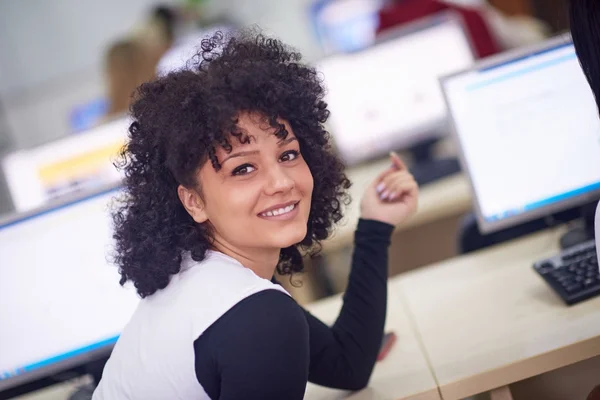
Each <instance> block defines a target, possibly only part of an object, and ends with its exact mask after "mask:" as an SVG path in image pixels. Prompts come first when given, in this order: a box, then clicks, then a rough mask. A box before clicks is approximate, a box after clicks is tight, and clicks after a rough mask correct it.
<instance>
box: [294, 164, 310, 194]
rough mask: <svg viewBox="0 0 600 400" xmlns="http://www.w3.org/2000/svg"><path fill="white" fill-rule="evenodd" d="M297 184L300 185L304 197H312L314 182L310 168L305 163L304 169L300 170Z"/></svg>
mask: <svg viewBox="0 0 600 400" xmlns="http://www.w3.org/2000/svg"><path fill="white" fill-rule="evenodd" d="M296 182H297V184H298V187H299V189H300V190H301V191H302V192H303V193H304V195H306V196H310V195H312V191H313V187H314V180H313V176H312V173H311V172H310V168H308V165H307V164H306V163H304V164H303V167H302V168H301V169H300V171H299V173H298V177H297V181H296Z"/></svg>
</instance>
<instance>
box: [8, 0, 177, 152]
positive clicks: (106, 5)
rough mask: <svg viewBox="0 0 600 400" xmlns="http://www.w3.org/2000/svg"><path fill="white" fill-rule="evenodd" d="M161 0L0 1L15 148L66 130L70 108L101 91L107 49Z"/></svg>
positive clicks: (42, 140)
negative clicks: (103, 61)
mask: <svg viewBox="0 0 600 400" xmlns="http://www.w3.org/2000/svg"><path fill="white" fill-rule="evenodd" d="M175 1H176V0H161V1H160V2H161V3H165V2H167V3H168V2H175ZM157 2H158V0H102V1H97V0H0V102H2V104H3V107H4V108H5V111H6V119H7V122H8V126H9V129H10V131H11V132H10V133H11V138H10V139H12V142H13V143H12V144H13V147H19V148H20V147H28V146H32V145H35V144H38V143H41V142H45V141H47V140H51V139H53V138H56V137H60V136H63V135H66V134H67V133H68V115H69V112H70V110H71V109H72V107H73V106H75V105H77V104H81V103H83V102H86V101H89V100H93V99H94V98H95V97H98V96H101V95H102V94H103V90H102V87H103V80H102V79H103V77H102V57H103V54H104V50H105V48H106V47H107V46H108V45H109V43H110V42H111V41H112V40H114V39H117V38H118V37H119V36H121V35H123V34H126V33H127V32H128V31H129V30H131V28H132V27H134V26H135V24H136V23H139V22H140V21H141V20H143V18H144V17H145V16H146V15H147V12H148V10H149V9H150V8H151V7H152V5H154V4H155V3H157Z"/></svg>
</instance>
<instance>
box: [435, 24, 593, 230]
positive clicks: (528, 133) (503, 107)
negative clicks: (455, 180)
mask: <svg viewBox="0 0 600 400" xmlns="http://www.w3.org/2000/svg"><path fill="white" fill-rule="evenodd" d="M443 87H444V91H445V94H446V99H447V102H448V107H449V108H450V110H451V114H452V120H453V124H454V129H455V133H456V137H457V139H458V142H459V144H460V148H461V152H462V159H463V167H464V169H465V170H467V171H468V172H469V176H470V180H471V183H472V188H473V191H474V194H475V198H476V200H477V210H478V214H479V215H478V217H479V224H480V228H481V229H482V230H483V231H484V232H490V231H494V230H498V229H501V228H504V227H510V226H513V225H516V224H519V223H522V222H524V221H526V220H531V219H534V218H537V217H543V216H545V215H550V214H552V213H555V212H559V211H562V210H564V209H567V208H571V207H575V206H578V205H581V204H583V203H586V202H588V201H591V200H593V198H594V197H595V196H598V195H599V189H600V120H599V118H598V109H597V107H596V103H595V101H594V97H593V95H592V92H591V90H590V87H589V85H588V83H587V81H586V79H585V76H584V74H583V72H582V70H581V67H580V65H579V62H578V60H577V57H576V54H575V49H574V47H573V44H572V43H571V42H570V41H569V38H568V37H567V38H566V37H564V36H563V37H561V38H557V39H553V40H551V41H550V42H547V43H544V44H543V45H542V46H540V47H536V48H535V49H530V50H527V51H525V52H519V53H511V54H509V55H504V56H501V57H500V58H497V59H494V60H492V61H488V62H484V64H482V65H480V66H478V67H476V68H474V69H472V70H470V71H466V72H463V73H459V74H456V75H454V76H451V77H448V78H446V79H444V80H443Z"/></svg>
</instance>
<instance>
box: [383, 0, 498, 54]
mask: <svg viewBox="0 0 600 400" xmlns="http://www.w3.org/2000/svg"><path fill="white" fill-rule="evenodd" d="M444 11H454V12H456V13H458V14H459V15H460V16H461V17H462V18H463V20H464V22H465V25H466V28H467V31H468V33H469V35H470V37H471V40H472V43H473V47H474V50H475V53H476V56H477V58H483V57H487V56H490V55H492V54H496V53H499V52H500V51H501V49H500V46H499V45H498V43H497V41H496V39H495V38H494V36H493V34H492V31H491V29H490V28H489V26H488V24H487V22H486V20H485V18H484V17H483V13H482V12H480V11H479V10H477V9H475V8H469V7H461V6H457V5H454V4H447V3H444V2H442V1H438V0H400V1H395V2H392V4H390V5H388V6H386V7H384V8H383V9H382V10H381V11H380V12H379V27H378V28H377V33H378V34H379V33H380V32H383V31H385V30H387V29H390V28H395V27H397V26H399V25H402V24H405V23H408V22H411V21H414V20H417V19H419V18H424V17H427V16H430V15H433V14H437V13H440V12H444Z"/></svg>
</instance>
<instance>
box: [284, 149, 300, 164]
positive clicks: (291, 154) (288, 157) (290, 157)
mask: <svg viewBox="0 0 600 400" xmlns="http://www.w3.org/2000/svg"><path fill="white" fill-rule="evenodd" d="M299 156H300V152H299V151H296V150H290V151H286V152H285V153H283V154H282V155H281V157H280V158H279V161H281V162H286V161H294V160H295V159H296V158H298V157H299Z"/></svg>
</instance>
